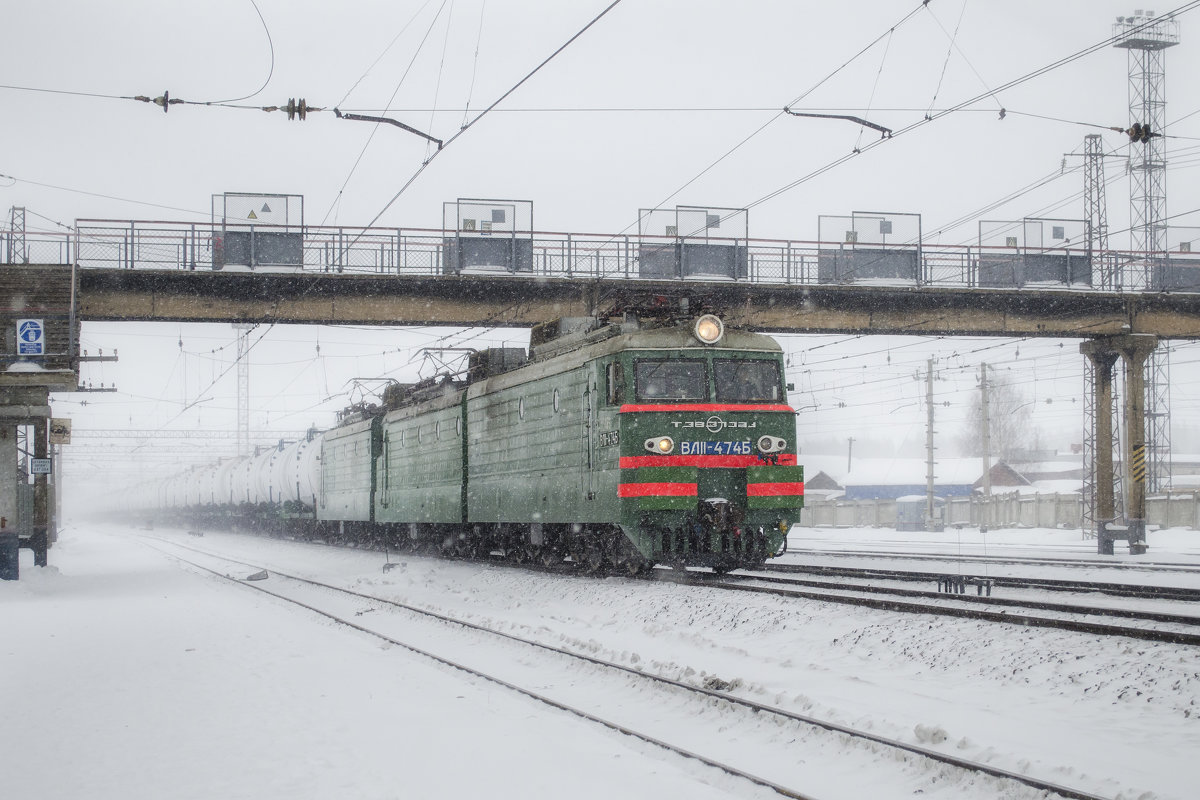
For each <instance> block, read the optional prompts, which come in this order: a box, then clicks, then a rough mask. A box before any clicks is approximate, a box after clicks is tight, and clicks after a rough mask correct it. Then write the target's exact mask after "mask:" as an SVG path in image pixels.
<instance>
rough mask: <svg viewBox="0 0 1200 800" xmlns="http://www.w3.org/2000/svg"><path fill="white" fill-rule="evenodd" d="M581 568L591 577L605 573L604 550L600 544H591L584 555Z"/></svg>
mask: <svg viewBox="0 0 1200 800" xmlns="http://www.w3.org/2000/svg"><path fill="white" fill-rule="evenodd" d="M582 555H583V562H582V563H581V564H580V566H582V567H583V571H584V572H586V573H588V574H589V575H598V574H600V573H601V572H603V571H604V548H603V547H601V546H600V544H599V543H598V542H596V543H591V544H589V545H588V547H587V551H586V552H584V553H583V554H582Z"/></svg>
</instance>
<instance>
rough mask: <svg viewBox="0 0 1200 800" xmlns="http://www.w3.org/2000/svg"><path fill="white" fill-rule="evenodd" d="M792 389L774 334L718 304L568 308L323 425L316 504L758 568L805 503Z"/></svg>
mask: <svg viewBox="0 0 1200 800" xmlns="http://www.w3.org/2000/svg"><path fill="white" fill-rule="evenodd" d="M784 388H785V385H784V381H783V363H782V354H781V350H780V347H779V345H778V344H777V343H776V342H775V341H774V340H773V339H771V338H770V337H767V336H762V335H757V334H752V333H745V332H740V331H732V330H730V331H727V330H725V329H724V326H723V325H722V323H721V320H720V319H719V318H718V317H716V316H713V315H704V316H701V317H700V318H698V319H696V320H687V321H679V320H670V319H639V318H638V317H636V316H634V315H628V316H626V317H624V318H622V319H620V320H619V321H610V322H606V323H601V322H599V321H597V320H595V319H590V318H588V319H577V320H558V321H555V322H554V323H550V324H547V325H544V326H541V327H539V328H537V329H535V330H534V332H533V335H532V336H531V347H530V352H529V355H528V357H526V354H525V351H524V350H522V349H515V348H496V349H491V350H485V351H482V352H480V353H477V354H475V355H474V356H473V357H472V359H471V364H470V368H469V371H468V374H467V377H466V379H465V380H462V381H458V380H454V379H452V378H450V377H448V376H447V377H443V378H441V379H438V380H433V381H427V382H425V383H423V384H417V385H415V386H407V387H403V386H396V387H392V388H391V389H390V390H389V391H388V392H385V394H384V404H383V406H382V407H381V408H379V409H376V410H374V411H371V412H366V413H364V412H361V411H360V412H358V413H356V414H355V415H353V416H351V417H348V418H347V419H346V420H345V421H344V424H343V425H341V426H339V427H338V428H335V429H334V430H332V431H329V432H327V433H326V434H325V437H324V439H323V446H322V461H321V477H322V480H321V489H320V496H319V499H318V502H317V504H316V505H317V508H316V514H317V518H318V519H319V520H323V521H326V522H336V523H338V524H339V526H341V527H342V529H343V530H345V527H346V526H351V528H352V529H353V530H359V529H365V530H370V531H373V535H377V536H378V535H382V536H383V537H384V539H385V541H389V542H391V543H393V544H397V545H400V546H405V547H433V548H437V549H439V550H441V551H443V552H446V553H450V554H458V555H471V554H480V553H485V552H495V551H497V550H501V551H503V552H505V553H506V554H508V555H509V556H511V557H512V558H514V559H516V560H519V561H523V560H537V561H540V562H542V563H544V564H547V565H551V564H557V563H560V562H562V561H564V560H565V559H567V558H570V559H571V560H572V561H574V562H576V563H577V564H579V565H581V566H582V567H583V568H584V569H585V570H587V571H590V572H596V571H601V570H604V569H607V568H610V567H611V568H616V569H619V570H621V571H623V572H626V573H628V574H636V573H638V572H640V571H642V570H644V569H646V568H648V567H650V566H653V565H654V564H669V565H672V566H677V567H682V566H688V565H700V566H708V567H711V568H713V569H715V570H718V571H725V570H729V569H734V568H738V567H755V566H759V565H761V564H762V563H763V562H765V561H766V559H768V558H770V557H772V556H774V555H776V554H778V553H780V552H782V550H783V549H784V548H785V546H786V544H785V542H786V539H785V536H786V530H787V526H788V524H789V522H790V521H793V520H795V519H796V518H797V517H798V516H799V510H800V508H801V506H802V505H803V494H804V483H803V471H802V468H801V467H800V466H798V465H797V460H796V446H795V417H794V413H793V411H792V409H791V408H790V407H789V406H788V405H787V403H786V393H785V390H784ZM350 476H353V477H350ZM354 481H357V484H356V488H355V489H354V491H356V492H357V495H355V496H353V497H348V496H347V495H346V493H345V491H344V490H345V489H346V487H347V484H348V482H350V483H353V482H354ZM352 494H353V493H352ZM367 509H369V512H370V513H365V510H367Z"/></svg>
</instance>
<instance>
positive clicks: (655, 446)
mask: <svg viewBox="0 0 1200 800" xmlns="http://www.w3.org/2000/svg"><path fill="white" fill-rule="evenodd" d="M645 448H646V450H647V451H648V452H651V453H657V454H659V455H663V456H665V455H667V454H668V453H670V452H671V451H672V450H674V449H675V440H674V439H672V438H671V437H670V436H655V437H654V438H653V439H647V440H646V444H645Z"/></svg>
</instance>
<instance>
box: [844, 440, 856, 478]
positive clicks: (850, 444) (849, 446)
mask: <svg viewBox="0 0 1200 800" xmlns="http://www.w3.org/2000/svg"><path fill="white" fill-rule="evenodd" d="M853 454H854V437H853V436H851V437H850V438H849V439H847V440H846V472H849V471H850V464H851V456H852V455H853Z"/></svg>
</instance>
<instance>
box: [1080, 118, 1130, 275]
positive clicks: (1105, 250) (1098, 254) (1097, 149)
mask: <svg viewBox="0 0 1200 800" xmlns="http://www.w3.org/2000/svg"><path fill="white" fill-rule="evenodd" d="M1083 217H1084V219H1086V220H1087V225H1088V240H1087V252H1088V260H1089V262H1090V263H1091V265H1092V278H1093V280H1094V281H1095V282H1096V283H1097V284H1098V285H1099V287H1100V288H1101V289H1108V290H1115V289H1120V288H1121V286H1120V283H1119V281H1118V275H1117V269H1116V258H1114V257H1113V252H1112V250H1111V249H1110V248H1109V245H1108V201H1107V200H1106V199H1105V197H1104V139H1103V137H1101V136H1100V134H1098V133H1091V134H1088V135H1087V136H1085V137H1084V139H1083Z"/></svg>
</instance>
